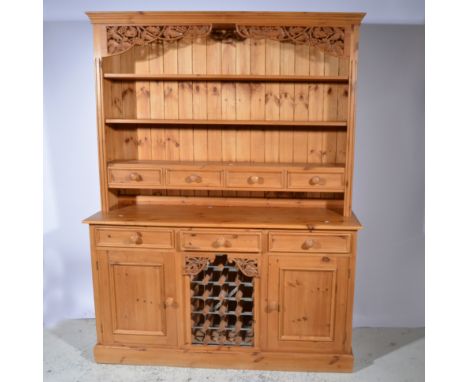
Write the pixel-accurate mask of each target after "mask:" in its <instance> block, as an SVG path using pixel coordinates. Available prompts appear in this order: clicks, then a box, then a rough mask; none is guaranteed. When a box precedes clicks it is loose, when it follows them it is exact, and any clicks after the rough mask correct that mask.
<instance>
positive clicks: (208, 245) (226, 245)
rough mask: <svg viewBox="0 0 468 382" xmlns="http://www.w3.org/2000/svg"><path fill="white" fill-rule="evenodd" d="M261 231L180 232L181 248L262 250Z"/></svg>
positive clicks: (186, 249)
mask: <svg viewBox="0 0 468 382" xmlns="http://www.w3.org/2000/svg"><path fill="white" fill-rule="evenodd" d="M261 238H262V236H261V233H260V232H258V233H257V232H254V233H244V232H240V233H234V232H201V231H198V232H197V231H190V232H188V231H185V232H181V233H180V248H181V249H182V250H184V251H227V252H260V251H261V248H262V240H261Z"/></svg>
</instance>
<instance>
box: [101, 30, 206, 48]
mask: <svg viewBox="0 0 468 382" xmlns="http://www.w3.org/2000/svg"><path fill="white" fill-rule="evenodd" d="M211 28H212V26H211V25H120V26H119V25H110V26H107V27H106V32H107V52H108V53H109V54H118V53H122V52H125V51H126V50H128V49H130V48H132V47H133V46H134V45H145V44H150V43H152V42H155V41H158V40H159V41H176V40H180V39H182V38H184V37H202V36H207V35H209V34H210V32H211Z"/></svg>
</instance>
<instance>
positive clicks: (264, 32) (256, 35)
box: [106, 24, 345, 56]
mask: <svg viewBox="0 0 468 382" xmlns="http://www.w3.org/2000/svg"><path fill="white" fill-rule="evenodd" d="M106 32H107V52H108V53H109V54H111V55H112V54H118V53H122V52H125V51H126V50H128V49H130V48H132V47H133V46H135V45H145V44H150V43H152V42H155V41H176V40H180V39H182V38H184V37H203V36H208V35H210V36H211V37H212V38H213V39H215V40H231V41H232V40H244V39H247V38H249V39H270V40H277V41H282V42H292V43H296V44H310V45H311V46H314V47H316V48H319V49H322V50H323V51H325V52H327V53H329V54H332V55H336V56H342V55H343V54H344V46H345V30H344V28H341V27H331V26H330V27H326V26H325V27H314V26H256V25H239V24H237V25H233V26H231V27H226V28H213V26H212V25H208V24H207V25H110V26H107V27H106Z"/></svg>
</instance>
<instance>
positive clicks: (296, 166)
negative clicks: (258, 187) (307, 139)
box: [107, 160, 345, 173]
mask: <svg viewBox="0 0 468 382" xmlns="http://www.w3.org/2000/svg"><path fill="white" fill-rule="evenodd" d="M107 166H108V168H121V169H124V168H129V169H134V168H138V169H140V168H142V169H151V168H155V167H157V168H160V167H164V168H165V167H169V168H192V169H205V170H209V169H219V168H223V169H230V168H232V169H236V170H239V169H246V170H251V171H255V169H257V170H260V169H276V168H278V169H286V170H288V169H290V170H305V171H320V172H337V173H344V169H345V165H344V163H302V162H300V163H273V162H265V163H260V162H215V161H213V162H207V161H171V160H113V161H109V162H108V163H107Z"/></svg>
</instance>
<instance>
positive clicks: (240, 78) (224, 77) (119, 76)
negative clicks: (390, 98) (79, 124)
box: [104, 73, 349, 83]
mask: <svg viewBox="0 0 468 382" xmlns="http://www.w3.org/2000/svg"><path fill="white" fill-rule="evenodd" d="M104 78H105V79H108V80H147V81H153V80H154V81H220V82H224V81H228V82H311V83H348V81H349V78H348V77H347V76H270V75H269V76H264V75H251V74H250V75H231V74H136V73H105V74H104Z"/></svg>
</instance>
